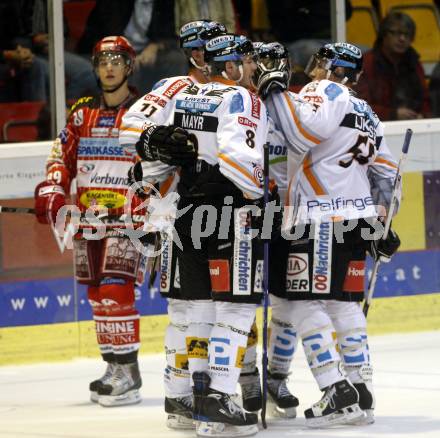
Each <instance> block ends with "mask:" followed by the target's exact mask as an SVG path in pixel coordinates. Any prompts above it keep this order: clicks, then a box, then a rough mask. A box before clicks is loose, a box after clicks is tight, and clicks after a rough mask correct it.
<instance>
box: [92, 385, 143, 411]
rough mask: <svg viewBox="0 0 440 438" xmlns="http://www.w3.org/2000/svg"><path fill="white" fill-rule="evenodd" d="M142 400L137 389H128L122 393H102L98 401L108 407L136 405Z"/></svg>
mask: <svg viewBox="0 0 440 438" xmlns="http://www.w3.org/2000/svg"><path fill="white" fill-rule="evenodd" d="M141 401H142V397H141V395H140V393H139V391H138V390H137V389H134V390H131V391H128V392H126V393H125V394H121V395H100V396H99V399H98V403H99V404H100V405H101V406H104V407H106V408H112V407H114V406H127V405H135V404H137V403H140V402H141Z"/></svg>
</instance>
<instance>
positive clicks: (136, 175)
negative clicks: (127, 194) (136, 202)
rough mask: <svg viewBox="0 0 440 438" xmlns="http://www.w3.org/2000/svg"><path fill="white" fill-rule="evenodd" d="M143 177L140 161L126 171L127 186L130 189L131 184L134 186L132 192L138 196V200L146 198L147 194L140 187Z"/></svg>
mask: <svg viewBox="0 0 440 438" xmlns="http://www.w3.org/2000/svg"><path fill="white" fill-rule="evenodd" d="M143 176H144V175H143V172H142V163H141V162H140V161H138V162H137V163H136V164H134V165H133V166H131V167H130V169H128V173H127V177H128V185H129V186H130V187H131V186H132V185H133V184H136V186H135V187H134V192H135V193H136V195H137V196H139V198H141V199H146V198H147V197H148V193H147V191H146V190H145V189H144V187H143V185H142V179H143Z"/></svg>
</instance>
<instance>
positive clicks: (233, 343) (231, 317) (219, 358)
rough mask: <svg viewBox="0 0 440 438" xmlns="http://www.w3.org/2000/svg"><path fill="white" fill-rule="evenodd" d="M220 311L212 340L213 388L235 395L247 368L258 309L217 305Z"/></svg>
mask: <svg viewBox="0 0 440 438" xmlns="http://www.w3.org/2000/svg"><path fill="white" fill-rule="evenodd" d="M216 310H217V312H216V317H217V322H216V324H215V326H214V328H213V329H212V332H211V337H210V339H209V370H210V375H211V387H212V388H213V389H216V390H218V391H222V392H225V393H227V394H233V393H234V392H235V390H236V385H237V381H238V378H239V376H240V373H241V370H242V368H243V361H244V358H245V355H246V345H247V343H248V338H249V333H250V330H251V327H252V324H253V321H254V319H255V311H256V305H255V304H239V303H227V302H217V303H216Z"/></svg>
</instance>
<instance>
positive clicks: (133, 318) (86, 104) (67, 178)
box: [35, 36, 142, 406]
mask: <svg viewBox="0 0 440 438" xmlns="http://www.w3.org/2000/svg"><path fill="white" fill-rule="evenodd" d="M135 55H136V53H135V51H134V49H133V48H132V46H131V45H130V43H129V42H128V41H127V40H126V39H125V38H124V37H121V36H109V37H105V38H103V39H102V40H100V41H99V42H98V43H97V44H96V46H95V47H94V49H93V58H92V61H93V67H94V69H95V72H96V75H97V78H98V82H99V85H100V87H101V90H102V93H101V94H100V95H99V96H97V97H83V98H81V99H79V100H78V101H77V102H76V103H75V105H74V106H73V107H72V110H71V112H70V115H69V117H68V121H67V124H66V126H65V128H64V129H63V130H62V131H61V132H60V134H59V135H58V137H57V138H56V139H55V141H54V143H53V146H52V151H51V153H50V155H49V157H48V159H47V176H46V180H45V181H43V182H41V183H40V184H38V185H37V187H36V189H35V210H36V216H37V220H38V221H39V222H40V223H52V224H53V223H55V221H56V219H57V213H58V211H59V210H60V209H61V207H63V206H64V205H65V204H66V196H67V195H68V194H69V192H70V184H71V181H72V179H74V178H75V179H76V187H77V191H76V204H77V206H78V207H79V209H80V210H81V212H84V211H86V210H87V209H88V208H94V209H96V210H99V209H100V208H101V209H102V208H103V207H106V208H107V209H108V218H109V221H108V223H106V230H105V235H104V237H103V238H102V239H99V240H90V239H89V240H88V239H87V238H84V236H85V234H84V231H85V230H84V228H83V227H82V226H80V227H79V232H78V233H77V234H76V235H75V236H74V247H73V249H74V260H75V276H76V279H77V281H78V282H79V283H81V284H85V285H87V287H88V292H87V293H88V300H89V303H90V304H91V306H92V310H93V319H94V321H95V328H96V335H97V341H98V345H99V348H100V352H101V355H102V358H103V360H104V361H105V362H106V364H107V369H106V371H105V373H104V375H103V376H102V377H101V378H99V379H97V380H95V381H93V382H91V383H90V391H91V400H92V401H94V402H99V403H100V404H101V405H102V406H115V405H125V404H132V403H137V402H139V401H140V400H141V397H140V394H139V388H140V387H141V385H142V380H141V376H140V373H139V367H138V361H137V355H138V350H139V345H140V340H139V313H138V311H137V310H136V308H135V282H136V279H137V276H138V275H139V272H141V271H140V268H141V265H142V263H141V260H142V258H141V254H140V253H139V252H138V251H137V250H136V249H135V247H134V245H133V243H132V242H131V241H130V239H129V238H128V236H126V235H124V234H121V233H119V232H118V231H117V230H116V228H118V227H123V226H124V222H123V221H121V220H119V221H118V219H115V218H119V217H120V216H121V215H122V214H123V213H124V211H125V210H124V209H125V208H126V203H127V197H126V195H127V190H128V184H127V183H128V181H127V172H128V170H129V169H130V167H131V166H132V165H133V163H134V162H135V160H136V154H135V151H133V153H131V154H130V153H127V151H126V150H125V149H124V148H123V147H122V146H120V145H119V140H118V138H119V128H120V124H121V120H122V116H123V115H124V114H125V112H126V110H127V108H129V107H130V105H132V104H133V103H134V102H135V100H136V98H137V96H136V95H135V93H134V92H133V91H132V90H131V89H130V88H129V86H128V84H127V79H128V77H129V75H130V74H131V72H132V69H133V63H134V59H135ZM129 198H130V199H133V202H132V204H131V205H132V206H133V208H134V207H135V205H136V204H137V205H139V202H140V200H138V199H137V198H136V197H132V196H129ZM129 209H130V206H129ZM104 220H105V219H103V221H104ZM110 222H111V223H110Z"/></svg>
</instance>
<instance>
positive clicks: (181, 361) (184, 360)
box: [175, 353, 188, 370]
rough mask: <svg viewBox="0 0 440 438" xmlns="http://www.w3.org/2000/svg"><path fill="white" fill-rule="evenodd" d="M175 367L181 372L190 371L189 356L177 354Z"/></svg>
mask: <svg viewBox="0 0 440 438" xmlns="http://www.w3.org/2000/svg"><path fill="white" fill-rule="evenodd" d="M175 367H176V368H178V369H181V370H187V369H188V355H186V354H180V353H176V362H175Z"/></svg>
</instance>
